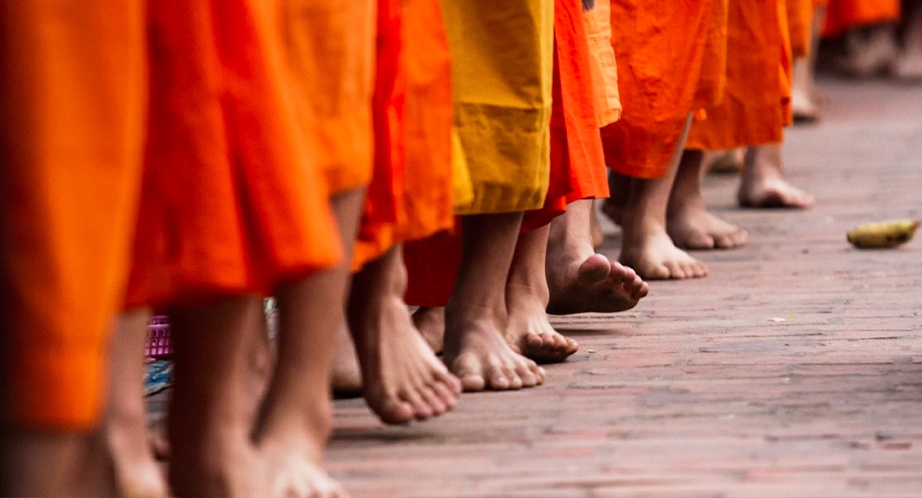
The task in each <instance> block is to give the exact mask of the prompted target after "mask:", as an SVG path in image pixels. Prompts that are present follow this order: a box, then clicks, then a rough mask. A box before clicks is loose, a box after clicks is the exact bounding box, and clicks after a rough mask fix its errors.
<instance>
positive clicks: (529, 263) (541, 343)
mask: <svg viewBox="0 0 922 498" xmlns="http://www.w3.org/2000/svg"><path fill="white" fill-rule="evenodd" d="M583 203H584V204H585V205H587V206H588V207H589V208H590V209H591V208H592V201H584V202H583ZM585 214H588V213H585ZM588 222H589V220H588V219H587V220H586V223H588ZM549 231H550V227H549V226H548V225H545V226H543V227H541V228H537V229H534V230H531V231H529V232H526V233H523V234H521V235H519V241H518V243H517V244H516V246H515V255H514V257H513V259H512V267H511V268H510V270H509V280H508V282H507V283H506V309H507V311H508V313H509V325H508V326H507V327H506V340H508V341H509V344H510V345H511V346H512V347H513V349H514V350H516V351H517V352H519V353H521V354H522V355H524V356H525V357H526V358H531V359H532V360H535V361H537V362H544V363H550V362H560V361H564V360H566V359H567V357H568V356H570V355H572V354H573V353H575V352H576V350H577V349H579V346H578V345H577V344H576V341H574V340H573V339H570V338H569V337H564V336H563V335H561V334H560V333H559V332H557V331H556V330H554V328H553V327H551V323H550V322H549V321H548V319H547V311H546V309H547V303H548V299H549V297H550V295H549V291H548V287H547V276H546V275H545V271H544V266H545V253H546V252H547V239H548V232H549Z"/></svg>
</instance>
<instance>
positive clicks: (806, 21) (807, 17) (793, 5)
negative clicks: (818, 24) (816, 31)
mask: <svg viewBox="0 0 922 498" xmlns="http://www.w3.org/2000/svg"><path fill="white" fill-rule="evenodd" d="M786 1H787V14H788V30H789V32H790V40H791V55H792V56H793V57H795V58H797V57H805V56H806V55H807V54H808V53H809V52H810V39H811V36H812V34H811V33H812V29H813V10H814V8H815V7H814V1H813V0H786Z"/></svg>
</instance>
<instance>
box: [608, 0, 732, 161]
mask: <svg viewBox="0 0 922 498" xmlns="http://www.w3.org/2000/svg"><path fill="white" fill-rule="evenodd" d="M713 17H714V12H713V0H703V1H696V2H639V1H637V0H612V2H611V25H612V35H613V36H612V46H613V47H614V49H615V56H616V58H617V60H618V86H619V89H620V91H621V101H622V103H623V107H624V110H623V111H622V114H621V119H620V120H619V121H618V122H617V123H614V124H611V125H608V126H606V127H605V128H603V129H602V143H603V146H604V150H605V162H606V164H607V165H608V167H609V168H611V169H612V170H614V171H616V172H618V173H621V174H624V175H630V176H634V177H638V178H657V177H660V176H662V175H663V174H664V173H665V171H666V168H667V167H668V166H669V162H670V158H671V157H672V155H673V153H674V151H675V149H676V147H677V146H678V144H679V139H680V137H681V134H682V130H683V129H684V127H685V123H686V121H687V119H688V115H689V113H691V112H692V111H693V110H694V100H695V94H696V93H697V91H698V88H699V85H700V84H701V81H700V77H701V69H702V59H703V56H704V54H705V46H706V44H707V41H708V34H709V31H710V26H711V22H712V19H713Z"/></svg>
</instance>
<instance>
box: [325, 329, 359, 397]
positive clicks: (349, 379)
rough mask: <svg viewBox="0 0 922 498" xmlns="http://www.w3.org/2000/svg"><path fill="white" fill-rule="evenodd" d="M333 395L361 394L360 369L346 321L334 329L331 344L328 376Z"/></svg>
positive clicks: (348, 395) (355, 395)
mask: <svg viewBox="0 0 922 498" xmlns="http://www.w3.org/2000/svg"><path fill="white" fill-rule="evenodd" d="M330 383H331V386H332V387H333V395H334V396H337V397H344V398H353V397H358V396H361V395H362V370H361V368H360V367H359V358H358V356H357V353H356V351H355V343H354V342H352V335H351V334H350V333H349V327H347V326H346V323H345V322H343V324H342V325H341V326H340V327H338V328H337V329H336V343H335V345H334V346H333V370H332V372H331V376H330Z"/></svg>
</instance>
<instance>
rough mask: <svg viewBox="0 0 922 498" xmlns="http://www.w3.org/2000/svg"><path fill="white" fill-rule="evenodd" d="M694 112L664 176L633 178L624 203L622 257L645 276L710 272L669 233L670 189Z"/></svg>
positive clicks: (678, 276) (687, 276)
mask: <svg viewBox="0 0 922 498" xmlns="http://www.w3.org/2000/svg"><path fill="white" fill-rule="evenodd" d="M690 126H691V116H689V120H688V122H687V123H686V125H685V130H684V133H683V137H682V139H681V140H680V141H679V144H678V146H677V148H676V151H675V153H674V154H673V157H672V160H671V161H670V162H671V164H670V165H669V168H668V169H667V171H666V175H665V176H664V177H662V178H657V179H654V180H641V179H633V180H632V181H631V189H630V196H629V198H628V202H627V204H626V205H625V209H624V216H623V222H622V224H621V228H622V230H623V240H622V247H621V257H620V261H621V263H623V264H624V265H626V266H629V267H631V268H634V270H636V271H637V274H638V275H640V276H641V277H643V278H645V279H667V278H691V277H703V276H705V275H707V266H706V265H705V264H704V263H702V262H700V261H698V260H696V259H694V258H692V257H691V256H689V255H688V253H686V252H685V251H682V250H681V249H679V248H677V247H676V246H675V244H673V243H672V239H670V238H669V234H668V233H666V209H667V206H668V204H669V193H670V191H671V190H672V184H673V182H674V180H675V175H676V171H677V170H678V168H679V160H680V159H681V157H682V150H683V149H684V146H685V138H686V137H687V136H688V130H689V128H690Z"/></svg>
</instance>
